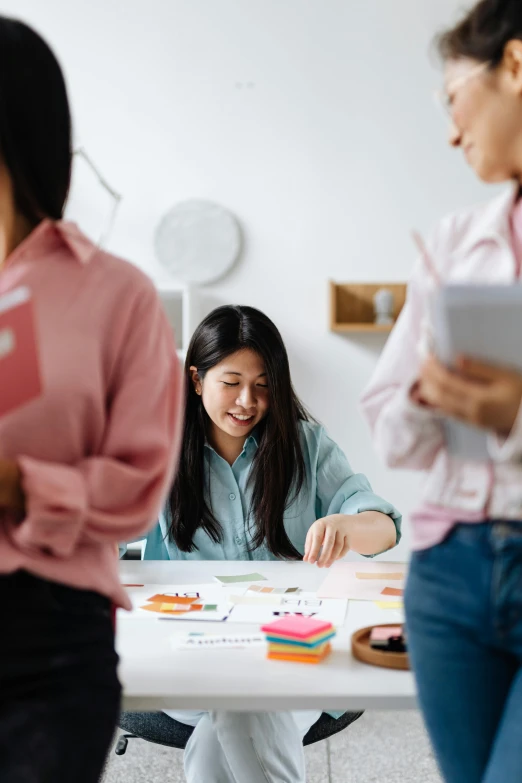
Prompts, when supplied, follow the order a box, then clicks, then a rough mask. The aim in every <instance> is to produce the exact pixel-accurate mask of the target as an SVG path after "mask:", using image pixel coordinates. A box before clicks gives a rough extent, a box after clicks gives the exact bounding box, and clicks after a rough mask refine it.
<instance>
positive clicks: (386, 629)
mask: <svg viewBox="0 0 522 783" xmlns="http://www.w3.org/2000/svg"><path fill="white" fill-rule="evenodd" d="M401 634H402V628H401V626H400V625H397V626H395V627H391V626H389V625H387V626H375V627H374V628H372V632H371V634H370V639H371V640H372V642H385V641H387V640H388V639H390V638H391V637H392V636H401Z"/></svg>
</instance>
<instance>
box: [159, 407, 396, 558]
mask: <svg viewBox="0 0 522 783" xmlns="http://www.w3.org/2000/svg"><path fill="white" fill-rule="evenodd" d="M300 436H301V445H302V449H303V456H304V461H305V467H306V478H307V481H306V483H305V484H304V485H303V488H302V490H301V492H300V494H299V496H298V497H297V498H296V499H295V500H294V502H293V503H292V504H291V505H290V507H289V508H287V510H286V512H285V515H284V525H285V529H286V533H287V535H288V538H289V539H290V541H291V542H292V544H293V545H294V546H295V548H296V549H297V550H298V551H299V552H301V553H302V554H304V545H305V539H306V534H307V533H308V530H309V529H310V527H311V526H312V525H313V523H314V522H315V521H316V520H317V519H321V518H322V517H327V516H329V515H330V514H358V513H360V512H361V511H381V512H382V513H383V514H388V515H389V516H390V517H391V518H392V519H393V521H394V523H395V527H396V530H397V543H399V540H400V535H401V534H400V525H401V515H400V513H399V512H398V511H397V509H396V508H394V506H392V504H391V503H388V502H387V501H386V500H383V499H382V498H380V497H378V496H377V495H375V494H374V493H373V491H372V488H371V486H370V483H369V481H368V479H367V478H366V476H364V475H362V474H361V473H354V472H353V471H352V469H351V467H350V465H349V463H348V460H347V459H346V457H345V455H344V453H343V451H342V450H341V449H340V448H339V446H338V445H337V444H336V443H334V441H333V440H332V439H331V438H329V437H328V435H327V434H326V431H325V429H324V427H322V426H321V425H320V424H316V423H315V422H305V421H302V422H300ZM257 448H258V443H257V440H256V437H255V434H253V435H250V437H249V438H247V440H246V442H245V445H244V448H243V451H242V452H241V454H240V455H239V457H238V458H237V459H236V461H235V462H234V464H233V465H229V464H228V462H227V461H226V460H224V459H223V458H222V457H220V456H219V454H217V453H216V452H215V451H214V449H213V448H212V447H211V446H210V445H207V446H206V448H205V463H206V468H207V470H206V471H205V473H206V475H208V477H209V480H208V486H206V487H205V492H206V495H207V502H208V504H209V507H210V508H211V509H212V511H213V513H214V515H215V517H216V519H217V520H218V522H219V523H220V524H221V527H222V531H223V533H222V540H221V541H219V542H218V543H216V542H215V541H213V540H212V539H211V538H210V536H209V535H208V534H207V533H206V532H205V531H204V530H203V529H201V528H200V529H199V530H197V531H196V534H195V536H194V544H195V545H196V547H197V550H195V551H194V552H182V551H180V550H179V549H178V547H177V546H176V544H175V543H174V542H173V541H171V540H170V539H169V537H168V512H167V511H166V512H165V513H164V514H162V515H161V517H160V519H159V522H158V524H157V525H156V527H155V528H154V529H153V530H152V532H151V533H149V535H148V537H147V543H146V546H145V553H144V559H145V560H275V559H276V557H275V556H274V555H273V554H272V553H271V552H270V551H269V549H268V548H267V547H266V546H265V545H262V546H261V547H259V548H258V549H255V550H253V549H252V528H251V526H249V524H248V522H249V520H248V510H249V507H250V499H251V492H250V488H249V487H248V486H247V483H248V477H249V475H250V470H251V467H252V461H253V458H254V455H255V453H256V449H257Z"/></svg>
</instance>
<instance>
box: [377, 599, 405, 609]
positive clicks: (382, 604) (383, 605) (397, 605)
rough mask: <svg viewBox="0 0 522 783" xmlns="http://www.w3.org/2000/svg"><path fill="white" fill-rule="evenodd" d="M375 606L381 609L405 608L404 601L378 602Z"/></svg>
mask: <svg viewBox="0 0 522 783" xmlns="http://www.w3.org/2000/svg"><path fill="white" fill-rule="evenodd" d="M375 605H376V606H378V607H379V609H402V608H403V606H404V604H403V602H402V601H376V602H375Z"/></svg>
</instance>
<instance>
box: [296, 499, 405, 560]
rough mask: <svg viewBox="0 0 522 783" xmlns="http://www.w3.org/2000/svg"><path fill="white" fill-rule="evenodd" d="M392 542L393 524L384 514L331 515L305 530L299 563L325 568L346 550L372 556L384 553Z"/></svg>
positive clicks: (395, 540)
mask: <svg viewBox="0 0 522 783" xmlns="http://www.w3.org/2000/svg"><path fill="white" fill-rule="evenodd" d="M396 543H397V530H396V528H395V523H394V521H393V519H392V518H391V517H389V516H388V515H387V514H382V513H381V512H380V511H361V512H359V514H332V515H331V516H328V517H323V519H318V520H317V522H314V524H313V525H312V527H311V528H310V530H309V531H308V535H307V536H306V541H305V553H304V557H303V560H304V561H305V562H306V563H317V565H318V566H319V568H329V567H330V566H331V565H332V563H334V562H335V561H336V560H339V559H340V558H341V557H344V556H345V554H346V553H347V552H348V551H349V550H352V551H353V552H358V553H359V554H360V555H375V554H378V553H379V552H386V551H387V550H388V549H391V548H392V547H394V546H395V544H396ZM319 552H321V555H320V556H319Z"/></svg>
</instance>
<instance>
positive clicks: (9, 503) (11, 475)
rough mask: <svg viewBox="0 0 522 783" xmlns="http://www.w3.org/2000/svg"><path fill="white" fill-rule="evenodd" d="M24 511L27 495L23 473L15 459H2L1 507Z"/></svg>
mask: <svg viewBox="0 0 522 783" xmlns="http://www.w3.org/2000/svg"><path fill="white" fill-rule="evenodd" d="M2 508H4V509H5V508H7V509H9V510H10V511H18V512H23V511H24V508H25V497H24V492H23V489H22V475H21V473H20V468H19V467H18V465H17V463H16V462H15V461H14V460H8V459H0V509H2Z"/></svg>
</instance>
